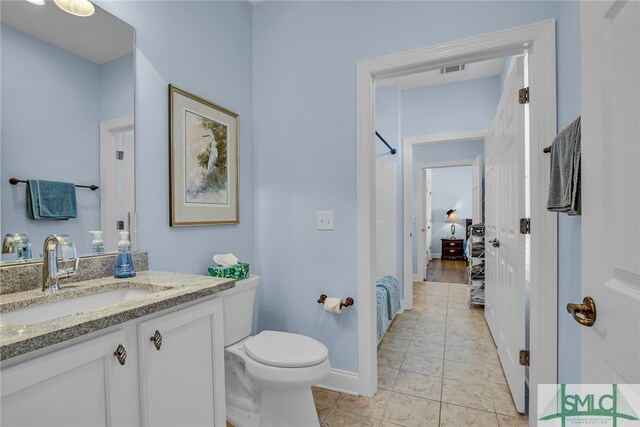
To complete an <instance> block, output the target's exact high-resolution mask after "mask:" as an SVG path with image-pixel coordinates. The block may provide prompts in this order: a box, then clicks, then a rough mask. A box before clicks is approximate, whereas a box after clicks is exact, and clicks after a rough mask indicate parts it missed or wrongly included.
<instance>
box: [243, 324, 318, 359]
mask: <svg viewBox="0 0 640 427" xmlns="http://www.w3.org/2000/svg"><path fill="white" fill-rule="evenodd" d="M244 350H245V351H246V353H247V354H248V355H249V356H250V357H251V358H252V359H253V360H255V361H257V362H260V363H264V364H265V365H269V366H277V367H281V368H302V367H305V366H313V365H317V364H319V363H321V362H323V361H324V360H325V359H326V358H327V356H328V355H329V351H328V350H327V347H325V346H324V345H323V344H322V343H321V342H318V341H316V340H314V339H313V338H309V337H305V336H304V335H298V334H291V333H289V332H276V331H262V332H260V333H259V334H258V335H256V336H254V337H251V338H249V339H248V340H246V341H245V342H244Z"/></svg>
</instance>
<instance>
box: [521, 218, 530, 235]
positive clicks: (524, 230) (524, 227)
mask: <svg viewBox="0 0 640 427" xmlns="http://www.w3.org/2000/svg"><path fill="white" fill-rule="evenodd" d="M520 234H531V218H520Z"/></svg>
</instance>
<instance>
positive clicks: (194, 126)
mask: <svg viewBox="0 0 640 427" xmlns="http://www.w3.org/2000/svg"><path fill="white" fill-rule="evenodd" d="M184 129H185V136H184V140H185V146H184V148H185V163H186V164H185V170H184V172H185V180H184V182H185V189H184V191H185V202H186V203H204V204H223V205H226V204H228V202H229V191H228V182H229V177H228V165H227V126H226V125H225V124H223V123H220V122H217V121H215V120H213V119H210V118H207V117H204V116H201V115H199V114H196V113H194V112H192V111H189V110H185V127H184Z"/></svg>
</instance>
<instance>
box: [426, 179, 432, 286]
mask: <svg viewBox="0 0 640 427" xmlns="http://www.w3.org/2000/svg"><path fill="white" fill-rule="evenodd" d="M425 178H426V188H425V197H426V199H425V200H426V201H425V208H424V212H425V225H426V232H425V234H426V235H425V247H426V254H427V256H426V263H427V264H428V263H429V261H431V259H432V258H433V251H432V247H431V240H432V233H433V230H432V229H431V222H432V220H431V216H432V214H433V204H432V202H431V199H432V189H433V184H432V181H433V179H432V173H431V169H427V170H426V171H425ZM425 279H426V277H425Z"/></svg>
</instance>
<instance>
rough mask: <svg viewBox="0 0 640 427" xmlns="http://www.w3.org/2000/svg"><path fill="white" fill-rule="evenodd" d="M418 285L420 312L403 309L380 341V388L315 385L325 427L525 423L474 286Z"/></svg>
mask: <svg viewBox="0 0 640 427" xmlns="http://www.w3.org/2000/svg"><path fill="white" fill-rule="evenodd" d="M413 288H414V295H413V307H414V308H413V310H411V311H407V312H405V313H403V314H401V315H398V317H397V318H396V319H395V320H394V322H393V324H392V325H391V327H390V328H389V331H387V333H386V334H385V336H384V338H383V339H382V343H381V344H380V348H379V350H378V388H379V389H378V393H377V394H376V395H375V396H374V397H372V398H367V397H360V396H352V395H348V394H340V393H337V392H334V391H329V390H324V389H319V388H314V390H313V394H314V398H315V401H316V408H317V410H318V417H319V418H320V422H321V424H322V426H324V427H336V426H350V427H359V426H380V427H391V426H407V427H412V426H420V427H423V426H426V427H429V426H447V427H449V426H453V427H458V426H481V427H484V426H500V427H502V426H513V427H519V426H522V427H524V426H526V425H527V423H526V420H525V419H524V417H523V416H522V415H520V414H518V413H517V412H516V410H515V407H514V405H513V401H512V399H511V394H510V393H509V389H508V387H507V383H506V380H505V378H504V373H503V372H502V367H501V366H500V362H499V361H498V355H497V352H496V349H495V346H494V344H493V340H492V338H491V335H490V333H489V328H488V327H487V324H486V323H485V320H484V315H483V311H482V309H478V308H474V309H470V308H469V307H468V306H467V286H466V285H461V284H447V283H435V282H431V283H429V282H427V283H422V282H416V283H414V287H413Z"/></svg>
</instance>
